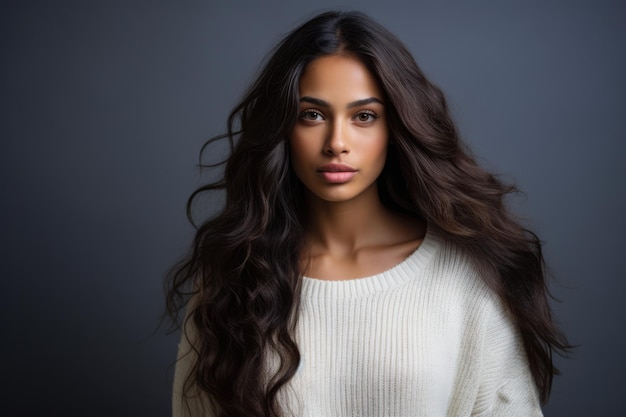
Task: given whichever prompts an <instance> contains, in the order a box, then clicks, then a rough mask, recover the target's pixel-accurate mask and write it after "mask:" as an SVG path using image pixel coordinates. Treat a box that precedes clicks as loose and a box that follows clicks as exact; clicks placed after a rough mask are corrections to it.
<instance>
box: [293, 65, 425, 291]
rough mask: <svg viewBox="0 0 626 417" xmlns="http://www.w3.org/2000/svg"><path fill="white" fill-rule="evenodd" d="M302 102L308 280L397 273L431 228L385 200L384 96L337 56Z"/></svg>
mask: <svg viewBox="0 0 626 417" xmlns="http://www.w3.org/2000/svg"><path fill="white" fill-rule="evenodd" d="M300 97H301V100H300V115H299V118H298V122H297V123H296V126H295V127H294V129H293V131H292V132H291V136H290V147H291V161H292V167H293V169H294V171H295V173H296V175H297V176H298V177H299V178H300V180H301V181H302V182H303V184H304V185H305V187H306V189H307V193H306V202H307V210H308V211H307V219H306V220H307V222H306V229H305V233H306V237H305V243H306V244H305V249H304V250H303V253H302V254H301V269H302V271H303V273H304V275H305V276H308V277H312V278H317V279H323V280H347V279H355V278H362V277H367V276H371V275H374V274H377V273H380V272H383V271H385V270H387V269H389V268H391V267H393V266H394V265H397V264H398V263H400V262H402V261H403V260H404V259H406V258H407V257H408V256H409V255H410V254H411V253H412V252H413V251H415V249H416V248H417V247H418V246H419V245H420V244H421V242H422V240H423V238H424V234H425V232H426V225H425V223H424V222H422V221H420V220H419V219H414V218H409V217H406V216H403V215H400V214H398V213H396V212H393V211H390V210H388V209H387V208H385V207H384V206H383V204H382V203H381V201H380V199H379V197H378V190H377V186H376V179H377V178H378V176H379V175H380V172H381V171H382V169H383V167H384V163H385V158H386V152H387V147H388V144H389V137H388V136H389V133H388V127H387V119H386V115H385V105H384V102H383V94H382V90H381V89H380V87H379V86H378V84H377V82H376V80H375V79H374V77H373V76H372V75H371V74H370V73H369V71H368V70H367V68H366V67H365V66H364V65H363V64H362V63H361V62H360V61H359V60H358V59H356V58H354V57H352V56H349V55H330V56H324V57H321V58H317V59H315V60H314V61H312V62H311V63H310V64H309V65H308V66H307V69H306V71H305V72H304V74H303V76H302V78H301V80H300ZM329 164H331V165H329ZM332 164H335V165H332ZM337 167H340V168H337ZM338 169H339V170H345V171H347V172H343V173H337V172H334V171H336V170H338Z"/></svg>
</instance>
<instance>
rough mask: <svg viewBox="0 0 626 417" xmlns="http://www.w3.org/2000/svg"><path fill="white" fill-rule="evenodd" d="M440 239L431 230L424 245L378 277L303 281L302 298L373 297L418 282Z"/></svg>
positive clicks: (305, 278) (429, 228)
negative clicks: (369, 295)
mask: <svg viewBox="0 0 626 417" xmlns="http://www.w3.org/2000/svg"><path fill="white" fill-rule="evenodd" d="M439 241H440V237H439V236H438V234H437V233H436V232H435V231H434V230H433V228H432V227H430V226H428V227H427V229H426V234H425V235H424V239H423V240H422V243H421V244H420V245H419V246H418V247H417V248H416V249H415V251H413V253H411V254H410V255H409V256H408V257H406V258H405V259H404V260H403V261H401V262H400V263H398V264H396V265H394V266H392V267H391V268H389V269H387V270H385V271H383V272H380V273H378V274H374V275H370V276H366V277H361V278H351V279H346V280H337V281H335V280H324V279H319V278H310V277H307V276H303V277H302V297H303V298H324V299H329V298H331V299H337V298H355V297H360V296H363V295H368V294H374V293H378V292H381V291H384V290H386V289H389V288H393V287H396V286H399V285H401V284H402V283H404V282H405V281H408V280H409V279H416V278H417V277H419V276H420V275H421V274H422V273H423V271H424V267H425V266H426V265H427V263H428V262H429V260H430V259H431V258H432V256H433V255H434V253H435V252H436V249H437V247H438V242H439Z"/></svg>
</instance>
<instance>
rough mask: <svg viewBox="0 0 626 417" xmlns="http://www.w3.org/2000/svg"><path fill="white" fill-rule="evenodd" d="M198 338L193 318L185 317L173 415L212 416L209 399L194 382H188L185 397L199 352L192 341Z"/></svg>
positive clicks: (175, 383)
mask: <svg viewBox="0 0 626 417" xmlns="http://www.w3.org/2000/svg"><path fill="white" fill-rule="evenodd" d="M195 338H196V332H195V330H194V327H193V324H192V322H191V320H187V317H186V318H185V321H184V325H183V331H182V332H181V340H180V343H179V345H178V357H177V360H176V367H175V370H174V383H173V386H172V416H173V417H211V416H212V415H214V413H213V412H211V411H210V407H209V406H208V401H207V400H206V398H205V396H204V395H203V393H201V392H199V390H198V388H197V387H196V386H195V385H194V384H188V385H189V389H188V390H187V392H186V396H185V397H183V392H184V387H185V385H186V384H187V378H188V376H189V374H190V372H191V371H192V367H193V366H194V364H195V361H196V358H197V354H196V351H195V350H194V348H193V346H192V343H194V340H195Z"/></svg>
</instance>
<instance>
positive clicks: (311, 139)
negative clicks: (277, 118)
mask: <svg viewBox="0 0 626 417" xmlns="http://www.w3.org/2000/svg"><path fill="white" fill-rule="evenodd" d="M289 142H290V148H291V165H292V167H293V170H294V172H295V173H296V175H297V176H298V178H299V179H300V181H302V183H303V184H304V185H305V186H306V188H307V189H308V190H309V191H310V194H311V196H314V197H316V198H319V199H322V200H324V201H328V202H342V201H348V200H352V199H355V198H358V197H360V196H363V195H366V194H367V195H376V196H377V195H378V194H377V190H376V179H377V178H378V176H379V175H380V173H381V171H382V170H383V167H384V166H385V158H386V156H387V143H388V132H387V121H386V117H385V105H384V103H383V94H382V91H381V89H380V88H379V87H378V84H377V82H376V80H375V79H374V77H373V76H372V74H370V72H369V71H368V70H367V68H366V67H365V65H363V63H361V61H359V60H358V59H356V58H353V57H350V56H340V55H329V56H324V57H321V58H317V59H315V60H313V61H312V62H311V63H309V65H308V66H307V68H306V70H305V72H304V74H303V75H302V78H301V79H300V110H299V116H298V120H297V122H296V125H295V127H294V128H293V131H292V132H291V136H290V141H289Z"/></svg>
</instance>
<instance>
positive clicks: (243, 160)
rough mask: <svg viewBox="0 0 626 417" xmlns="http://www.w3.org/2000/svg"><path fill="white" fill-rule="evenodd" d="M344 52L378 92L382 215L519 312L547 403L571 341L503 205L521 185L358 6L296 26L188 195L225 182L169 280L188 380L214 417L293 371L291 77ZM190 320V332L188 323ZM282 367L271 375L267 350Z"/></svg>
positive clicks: (264, 410) (529, 243)
mask: <svg viewBox="0 0 626 417" xmlns="http://www.w3.org/2000/svg"><path fill="white" fill-rule="evenodd" d="M335 53H348V54H350V55H351V56H354V57H356V58H358V59H360V60H361V61H362V62H363V63H364V64H365V65H366V66H367V68H368V69H369V70H370V71H371V73H372V74H373V75H374V77H375V78H376V79H377V80H378V82H379V84H380V86H381V87H382V89H383V91H384V93H385V95H386V103H387V104H386V109H387V110H386V111H387V114H388V124H389V129H390V140H391V143H392V145H391V146H390V147H389V152H388V159H387V163H386V165H385V168H384V170H383V173H382V174H381V176H380V178H379V180H378V182H379V187H378V188H379V193H380V197H381V200H382V201H383V203H384V204H385V205H386V206H387V207H389V208H390V209H393V210H397V211H401V212H403V213H407V214H410V215H412V216H415V217H421V218H422V219H424V220H425V221H427V222H428V224H429V227H436V228H437V229H438V230H440V231H442V232H443V233H444V234H445V235H446V236H447V238H448V239H450V240H452V241H454V242H455V243H456V244H457V245H459V246H460V247H462V248H464V249H465V251H467V253H469V254H470V256H471V258H472V260H473V262H474V263H475V265H476V267H477V268H479V270H480V271H481V272H482V276H483V278H484V280H485V281H486V283H487V284H488V285H489V286H490V287H491V288H492V289H493V290H494V291H495V292H496V293H497V294H498V295H499V296H500V298H501V299H502V301H503V302H504V304H505V305H506V306H507V308H508V309H509V310H510V313H511V315H512V317H513V318H514V319H515V321H516V323H517V325H518V327H519V329H520V331H521V334H522V337H523V342H524V346H525V348H526V352H527V356H528V360H529V365H530V369H531V371H532V375H533V377H534V380H535V382H536V384H537V386H538V388H539V391H540V393H541V398H542V400H543V401H545V400H547V398H548V395H549V392H550V387H551V383H552V377H553V375H554V374H555V373H557V371H556V369H555V367H554V366H553V363H552V354H553V352H555V351H556V352H564V351H566V350H567V349H568V345H567V342H566V340H565V338H564V337H563V335H562V334H561V333H560V332H559V330H558V329H557V328H556V327H555V325H554V323H553V320H552V317H551V312H550V307H549V304H548V290H547V286H546V279H545V268H544V260H543V257H542V253H541V244H540V241H539V239H538V238H537V236H535V235H534V234H533V233H531V232H530V231H528V230H526V229H525V228H524V227H523V226H521V225H520V224H519V223H518V222H516V221H515V219H514V218H513V217H512V216H511V215H510V213H509V212H508V210H507V208H506V206H505V202H504V197H505V196H506V195H507V194H508V193H510V192H512V191H515V188H514V187H513V186H510V185H506V184H504V183H502V182H501V181H500V180H499V179H498V178H496V177H495V176H494V175H492V174H489V173H488V172H486V171H484V170H483V169H482V168H480V167H479V166H478V165H477V164H476V163H475V161H474V160H473V158H472V157H471V156H470V154H469V152H468V151H467V150H466V149H465V148H464V146H463V144H462V143H461V142H460V140H459V137H458V134H457V131H456V128H455V126H454V124H453V122H452V120H451V119H450V115H449V112H448V108H447V105H446V101H445V98H444V96H443V94H442V93H441V91H440V90H439V89H438V88H437V87H436V86H434V85H433V84H431V83H430V82H429V81H428V80H427V79H426V78H425V76H424V74H423V73H422V71H421V70H420V69H419V68H418V66H417V64H416V63H415V61H414V59H413V57H412V56H411V54H410V53H409V52H408V51H407V49H406V48H405V47H404V46H403V45H402V44H401V43H400V41H399V40H398V39H397V38H396V37H395V36H393V35H392V34H391V33H389V32H388V31H387V30H386V29H385V28H383V27H382V26H380V25H379V24H377V23H376V22H374V21H372V20H371V19H370V18H368V17H367V16H365V15H363V14H361V13H356V12H348V13H346V12H328V13H323V14H321V15H318V16H316V17H315V18H313V19H311V20H310V21H308V22H306V23H305V24H303V25H302V26H300V27H299V28H297V29H296V30H294V31H293V32H291V33H290V34H289V35H288V36H287V37H286V38H285V39H284V40H283V41H282V42H281V43H280V44H279V45H278V46H277V48H276V49H275V51H274V52H273V54H272V55H271V58H270V59H269V61H268V62H267V64H266V65H265V67H264V69H263V70H262V72H261V74H260V75H259V77H258V79H257V80H256V82H255V83H254V84H253V85H252V87H251V88H250V89H249V91H248V92H247V94H246V95H245V97H244V98H243V100H242V101H241V102H240V103H239V104H238V105H237V106H236V107H235V108H234V110H233V111H232V112H231V114H230V116H229V120H228V126H229V128H228V133H227V134H226V135H225V136H221V137H218V138H215V139H214V140H218V139H223V138H226V139H228V140H229V141H230V144H231V151H232V152H231V154H230V156H229V157H228V159H227V161H226V163H225V171H224V176H223V178H222V179H220V180H218V181H216V182H214V183H211V184H208V185H206V186H204V187H202V188H200V189H198V190H197V191H196V192H194V194H192V196H191V197H190V200H189V203H188V204H189V205H188V208H189V210H191V205H192V202H193V201H194V199H195V197H197V196H198V195H200V194H202V193H204V192H206V191H212V190H220V189H222V190H225V192H226V194H225V202H224V206H223V208H222V210H221V211H220V212H219V213H218V214H217V215H215V216H214V217H212V218H210V219H209V220H207V221H205V222H204V223H203V224H202V225H201V226H200V227H198V229H197V233H196V236H195V239H194V242H193V246H192V249H191V251H190V253H189V255H188V257H187V258H186V259H184V260H183V261H182V262H180V263H179V264H177V265H176V267H175V268H174V269H173V270H172V273H171V274H170V277H169V280H168V294H167V308H168V311H169V313H170V314H171V316H172V317H173V318H174V320H176V319H177V313H178V311H179V310H180V309H181V308H182V307H183V306H184V305H185V304H186V302H187V300H188V298H189V295H190V294H193V299H194V303H193V306H192V307H189V308H188V311H187V317H188V320H189V322H190V325H191V326H192V327H193V328H194V329H195V331H196V332H197V334H198V337H197V338H195V339H194V340H195V341H194V345H193V349H194V350H195V353H196V356H197V359H196V360H195V363H194V365H193V367H192V372H191V373H190V374H189V375H188V378H187V380H186V383H185V387H186V389H185V390H186V392H189V391H190V389H191V388H192V387H194V388H197V389H198V390H199V391H200V392H201V393H202V395H203V396H205V397H206V399H207V400H208V403H209V404H210V405H211V407H212V408H213V412H214V414H215V415H216V416H279V415H280V414H281V411H280V406H279V404H277V403H276V393H277V391H278V389H279V388H280V387H281V386H283V385H284V384H285V383H286V382H287V381H288V380H289V379H290V378H291V377H292V376H293V375H294V373H295V371H296V368H297V366H298V363H299V359H300V356H299V351H298V346H297V345H296V343H295V342H294V340H293V338H292V334H293V329H294V326H295V323H296V322H297V315H296V311H297V308H298V303H299V294H300V286H301V271H299V268H298V265H299V263H298V255H299V252H300V248H301V244H302V239H303V225H302V223H301V218H302V216H301V214H302V201H303V193H302V185H301V184H300V182H299V181H298V179H297V178H296V177H295V175H294V173H293V172H292V170H291V167H290V162H289V148H288V146H289V145H288V141H287V137H288V135H289V133H290V131H291V129H292V127H293V126H294V123H295V121H296V118H297V112H298V99H299V96H298V83H299V80H300V77H301V75H302V73H303V71H304V69H305V67H306V66H307V64H308V63H309V62H311V60H313V59H315V58H317V57H320V56H324V55H329V54H335ZM183 328H184V326H183ZM268 354H276V355H278V357H279V358H280V359H282V360H281V361H279V363H280V364H281V366H280V368H279V369H278V370H277V372H276V373H275V374H273V375H270V377H269V378H266V377H265V372H266V369H264V358H266V356H267V355H268Z"/></svg>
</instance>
